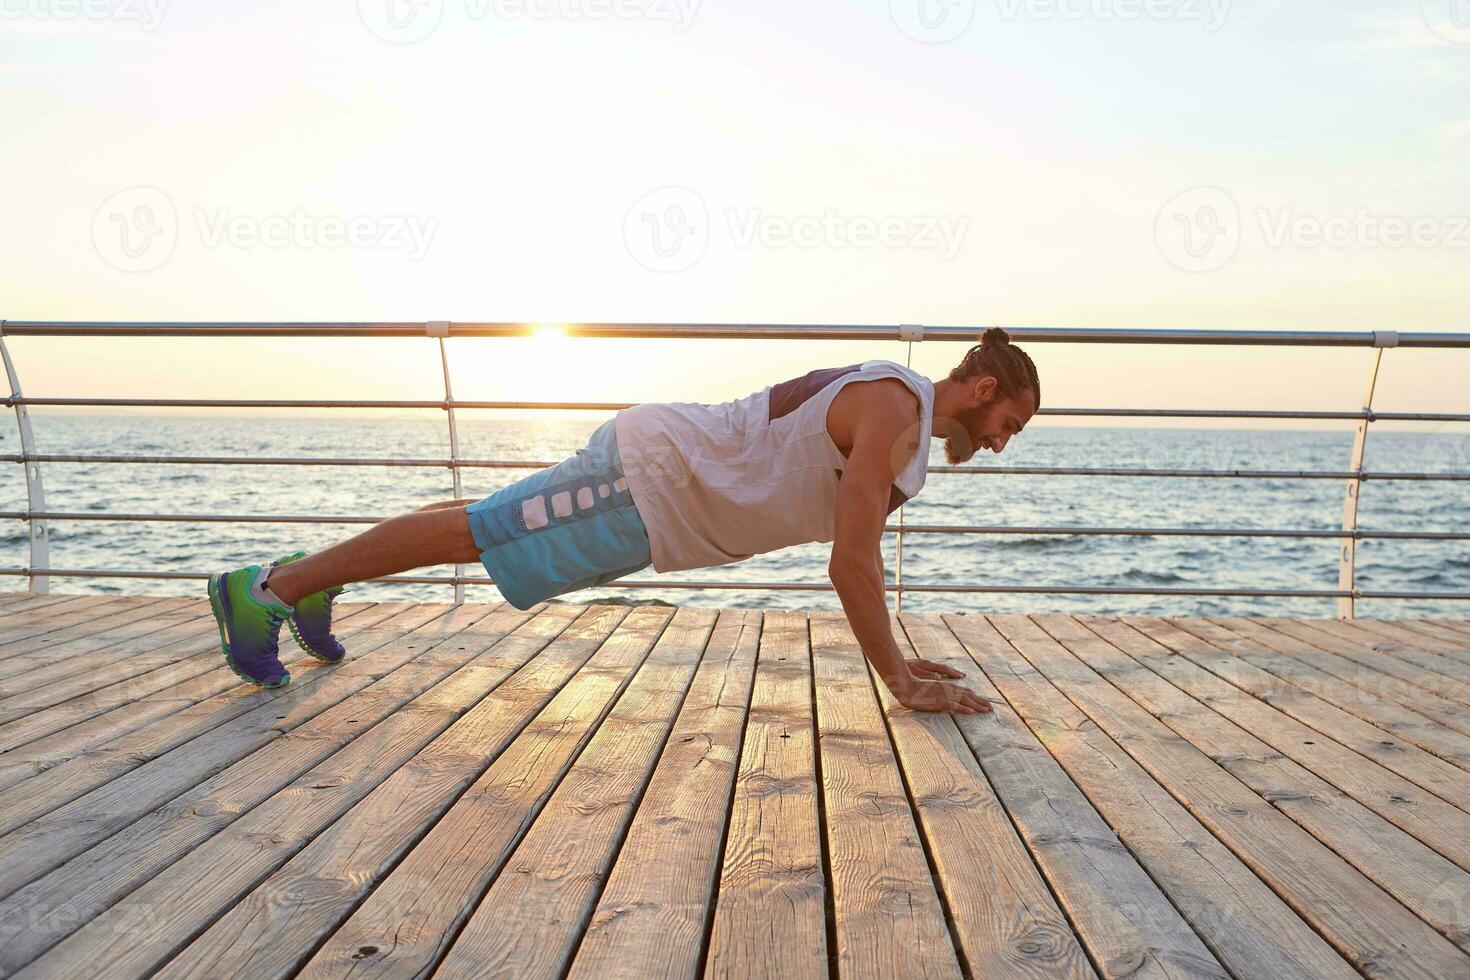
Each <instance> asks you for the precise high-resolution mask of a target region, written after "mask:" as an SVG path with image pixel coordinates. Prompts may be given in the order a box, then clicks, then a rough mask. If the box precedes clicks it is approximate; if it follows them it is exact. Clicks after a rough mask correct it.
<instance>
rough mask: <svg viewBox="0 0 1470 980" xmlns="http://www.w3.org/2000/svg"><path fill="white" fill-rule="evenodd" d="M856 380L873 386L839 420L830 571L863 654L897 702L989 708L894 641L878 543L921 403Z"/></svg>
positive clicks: (944, 708)
mask: <svg viewBox="0 0 1470 980" xmlns="http://www.w3.org/2000/svg"><path fill="white" fill-rule="evenodd" d="M857 387H859V385H850V386H849V388H857ZM861 387H863V388H868V389H877V390H871V391H868V392H864V393H863V396H864V397H863V399H862V403H859V404H853V402H854V400H852V399H849V402H848V405H847V406H845V407H846V408H848V409H849V411H848V413H847V416H846V418H845V419H843V420H839V424H842V425H843V428H844V430H845V431H846V432H847V433H848V434H849V436H850V439H851V444H852V449H851V451H850V452H849V453H848V457H847V464H846V466H845V468H844V469H843V471H842V478H841V480H840V481H839V482H838V485H837V513H836V527H835V533H834V536H833V541H832V557H831V560H830V561H829V562H828V565H827V573H828V575H829V576H830V577H831V579H832V585H833V587H835V588H836V589H837V595H838V598H840V599H841V600H842V609H843V612H845V613H846V614H847V621H848V623H850V624H851V626H852V631H853V634H854V635H855V636H856V637H857V641H858V644H859V645H860V646H861V647H862V650H863V654H864V655H865V656H866V657H867V658H868V660H869V662H871V663H872V664H873V667H874V669H875V670H876V671H877V672H878V676H879V677H881V678H883V682H884V683H885V684H887V685H888V689H889V691H891V692H893V696H894V697H895V698H897V699H898V701H899V702H900V703H901V704H903V705H904V706H905V707H909V708H915V709H917V710H926V711H958V712H961V713H964V714H970V713H973V712H977V711H988V710H989V707H990V706H989V704H988V703H987V702H986V701H985V700H984V699H983V698H980V697H979V696H977V695H975V694H974V693H973V692H971V691H968V690H966V689H965V688H963V687H960V686H959V685H957V684H949V683H944V682H941V681H936V680H928V679H924V678H920V677H916V676H915V675H914V674H913V672H912V671H911V670H910V669H909V666H908V663H907V662H906V661H905V660H904V657H903V653H902V651H900V650H899V648H898V644H897V643H895V642H894V639H893V631H892V627H891V626H890V624H889V618H888V598H887V594H886V593H885V591H884V581H883V562H882V553H881V551H880V550H879V543H880V541H881V539H882V535H883V525H884V524H885V523H886V522H887V519H888V494H889V487H890V486H892V484H893V478H894V476H895V475H896V474H895V472H894V468H893V467H894V463H893V459H894V456H895V455H897V454H895V453H894V451H893V447H894V446H895V444H896V443H897V442H898V440H899V439H901V438H903V437H904V435H905V433H906V432H907V431H908V430H909V429H910V428H911V427H912V424H913V422H914V421H915V419H916V418H917V413H918V406H917V404H916V403H915V401H914V399H913V397H912V395H911V394H909V392H908V391H907V389H899V388H896V387H895V386H891V385H884V384H881V383H863V384H862V385H861Z"/></svg>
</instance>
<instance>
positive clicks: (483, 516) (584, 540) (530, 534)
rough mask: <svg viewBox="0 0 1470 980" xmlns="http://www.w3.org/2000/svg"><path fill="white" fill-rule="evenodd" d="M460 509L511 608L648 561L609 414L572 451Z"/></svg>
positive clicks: (612, 576)
mask: <svg viewBox="0 0 1470 980" xmlns="http://www.w3.org/2000/svg"><path fill="white" fill-rule="evenodd" d="M465 509H466V512H467V513H468V514H469V517H470V534H471V535H473V537H474V539H475V547H477V548H479V549H480V562H481V564H483V565H484V566H485V571H487V572H489V573H490V577H491V578H492V579H494V580H495V584H496V586H497V587H498V588H499V589H500V594H501V595H503V596H505V601H506V602H509V603H510V604H511V605H512V606H515V607H516V608H517V609H528V608H530V607H531V606H533V605H535V604H536V603H538V602H541V601H542V600H544V599H549V598H551V597H552V596H557V595H561V594H562V593H564V592H572V591H574V590H576V589H586V588H590V587H591V586H594V585H602V584H603V583H605V582H609V581H611V580H613V579H615V578H619V577H621V576H623V575H627V574H629V573H630V572H636V571H638V570H639V569H640V568H646V567H648V565H650V564H651V563H652V561H653V558H652V556H651V555H650V553H649V549H648V530H647V529H646V528H645V527H644V526H643V519H642V518H641V517H639V516H638V508H636V507H635V506H633V495H632V494H631V493H630V492H629V491H628V481H627V479H626V478H625V477H624V475H623V466H622V459H621V457H620V456H619V455H618V441H617V435H616V433H615V431H614V428H613V420H612V419H608V420H607V421H606V422H604V423H603V424H602V425H600V426H598V427H597V430H596V431H595V432H593V433H592V435H591V436H590V437H589V438H588V440H587V446H586V448H585V449H579V450H577V454H576V455H575V456H572V457H571V458H569V459H565V460H562V461H561V462H560V463H557V464H556V465H555V466H549V467H547V468H546V469H544V470H541V471H539V472H537V473H533V474H532V475H531V476H528V477H526V478H525V479H524V480H518V481H517V482H515V483H512V484H511V485H510V486H508V487H503V488H502V489H500V490H497V491H495V492H494V493H492V494H491V495H490V496H488V497H486V498H485V499H484V500H479V501H476V502H475V503H473V504H470V505H469V506H468V507H467V508H465Z"/></svg>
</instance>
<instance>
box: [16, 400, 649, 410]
mask: <svg viewBox="0 0 1470 980" xmlns="http://www.w3.org/2000/svg"><path fill="white" fill-rule="evenodd" d="M4 404H5V405H7V406H10V405H41V406H58V405H84V406H92V407H103V408H427V409H448V408H450V407H453V408H455V409H456V410H457V409H470V408H484V409H497V410H500V409H534V410H548V411H589V412H616V411H620V410H621V409H624V408H631V407H632V406H633V405H634V404H635V403H633V402H485V401H460V400H459V399H454V400H453V401H449V400H446V399H441V400H439V401H424V400H417V401H415V400H403V399H398V400H391V399H390V400H384V399H342V398H332V399H327V398H32V397H30V396H23V397H19V398H17V397H13V396H12V397H9V398H6V399H4Z"/></svg>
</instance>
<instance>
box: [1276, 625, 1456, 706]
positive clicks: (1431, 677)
mask: <svg viewBox="0 0 1470 980" xmlns="http://www.w3.org/2000/svg"><path fill="white" fill-rule="evenodd" d="M1301 625H1303V626H1308V627H1311V628H1312V629H1314V630H1317V631H1318V632H1319V633H1325V634H1327V635H1329V636H1332V637H1334V638H1336V639H1339V640H1342V641H1343V642H1344V643H1347V644H1350V646H1349V649H1350V650H1351V651H1364V652H1365V653H1370V654H1372V655H1374V656H1373V661H1374V662H1375V663H1376V662H1377V661H1379V660H1380V659H1384V660H1388V661H1390V662H1392V663H1393V664H1394V665H1396V666H1399V667H1402V668H1403V669H1404V674H1403V676H1405V677H1409V676H1413V677H1415V678H1417V681H1416V682H1417V683H1420V684H1424V685H1426V686H1428V687H1429V689H1430V690H1432V691H1434V692H1435V693H1437V694H1441V695H1444V696H1446V697H1454V698H1455V699H1456V700H1458V701H1460V702H1461V703H1464V702H1465V699H1466V698H1467V697H1470V684H1467V683H1466V678H1470V665H1467V664H1466V663H1465V662H1463V661H1461V660H1459V659H1457V658H1456V656H1455V655H1454V654H1448V655H1446V654H1441V653H1437V652H1433V651H1432V650H1431V647H1432V646H1433V645H1434V644H1435V641H1434V640H1432V639H1430V638H1428V637H1422V636H1418V634H1415V633H1412V632H1410V631H1408V630H1404V631H1402V633H1404V634H1407V638H1405V636H1403V635H1394V636H1385V635H1383V634H1382V632H1381V631H1380V630H1370V629H1367V628H1365V627H1363V626H1362V625H1360V624H1358V623H1356V622H1352V623H1349V622H1344V621H1341V620H1336V619H1310V620H1304V621H1302V624H1301ZM1390 628H1392V627H1390ZM1416 638H1417V642H1413V641H1415V639H1416ZM1441 646H1442V648H1443V649H1450V648H1448V647H1447V646H1444V645H1441ZM1415 668H1418V669H1417V670H1415Z"/></svg>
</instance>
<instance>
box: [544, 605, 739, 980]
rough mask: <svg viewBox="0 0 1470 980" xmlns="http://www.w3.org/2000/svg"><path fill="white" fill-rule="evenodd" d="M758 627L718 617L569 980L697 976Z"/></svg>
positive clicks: (729, 614) (729, 612)
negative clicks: (697, 670)
mask: <svg viewBox="0 0 1470 980" xmlns="http://www.w3.org/2000/svg"><path fill="white" fill-rule="evenodd" d="M760 628H761V613H760V612H759V611H757V610H737V609H726V610H723V611H722V612H721V613H720V619H719V622H718V623H717V624H716V626H715V629H714V632H713V634H712V635H711V637H710V641H709V645H708V646H707V647H706V648H705V653H704V658H703V660H702V662H701V663H700V667H699V673H698V674H696V675H695V677H694V683H693V684H692V685H691V687H690V691H689V696H688V698H686V699H685V702H684V708H683V710H681V711H680V713H679V720H678V722H677V724H676V725H675V727H674V731H673V733H672V734H671V735H670V736H669V740H668V743H667V744H666V745H665V747H664V751H663V755H662V757H661V758H660V759H659V762H658V766H657V768H656V769H655V770H654V773H653V779H652V781H650V783H649V785H648V791H647V792H646V793H645V794H644V796H643V802H642V803H641V804H640V805H639V807H638V811H637V813H636V814H635V816H634V818H633V823H632V825H631V826H630V827H629V829H628V836H627V838H626V839H625V840H624V842H623V846H622V849H621V850H620V851H619V854H618V859H617V862H616V863H615V864H614V865H613V867H612V871H611V873H610V874H609V875H608V878H607V885H606V887H604V888H603V890H602V895H601V896H600V897H599V898H598V901H597V907H596V909H594V911H593V914H592V918H591V920H590V921H589V923H588V926H587V931H586V934H585V935H584V936H583V938H582V942H581V944H580V945H579V946H578V947H577V951H576V958H575V959H574V960H573V961H572V964H571V968H570V970H569V971H568V977H569V978H570V980H589V978H592V980H614V978H621V980H641V978H642V977H646V976H659V977H665V978H670V980H673V978H680V977H682V978H687V980H693V978H695V977H698V976H699V972H700V968H701V965H702V962H703V954H704V936H705V933H706V931H707V927H708V923H709V914H710V896H711V895H712V894H713V892H714V888H715V881H716V878H717V876H718V875H719V873H720V855H721V853H722V851H723V850H724V848H723V843H724V832H725V821H726V819H727V818H728V816H729V812H730V808H729V803H730V794H731V793H732V792H733V790H734V786H735V770H736V766H737V765H738V763H739V760H740V746H741V740H742V737H743V735H744V728H745V712H746V710H747V708H748V707H749V703H750V692H751V688H752V685H753V681H754V676H755V661H756V652H757V649H758V647H759V644H760Z"/></svg>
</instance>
